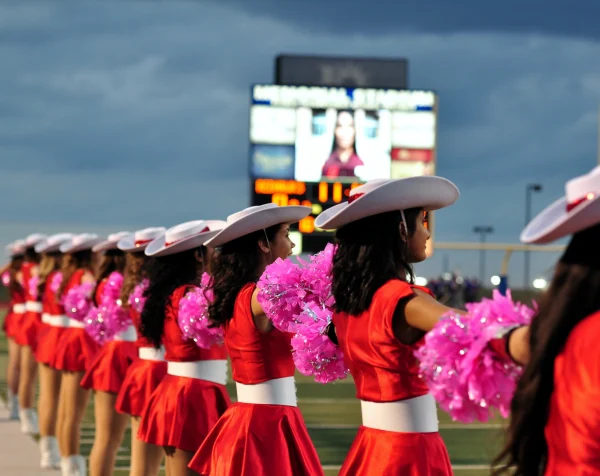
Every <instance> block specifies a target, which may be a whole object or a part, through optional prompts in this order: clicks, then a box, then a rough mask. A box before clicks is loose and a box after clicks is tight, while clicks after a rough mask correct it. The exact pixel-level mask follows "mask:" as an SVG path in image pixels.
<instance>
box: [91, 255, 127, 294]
mask: <svg viewBox="0 0 600 476" xmlns="http://www.w3.org/2000/svg"><path fill="white" fill-rule="evenodd" d="M124 269H125V253H124V252H123V251H121V250H106V251H105V252H104V253H103V254H102V257H101V258H100V263H99V264H98V268H97V269H96V274H95V276H94V278H95V279H96V286H95V288H94V293H93V294H92V296H95V295H96V291H98V286H100V283H101V282H102V280H103V279H104V278H108V277H109V276H110V273H113V272H115V271H116V272H118V273H121V274H123V270H124Z"/></svg>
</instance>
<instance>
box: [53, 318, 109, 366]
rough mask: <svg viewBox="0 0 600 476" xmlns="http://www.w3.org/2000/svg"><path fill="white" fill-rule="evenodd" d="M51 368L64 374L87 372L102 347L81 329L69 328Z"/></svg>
mask: <svg viewBox="0 0 600 476" xmlns="http://www.w3.org/2000/svg"><path fill="white" fill-rule="evenodd" d="M56 347H57V349H56V353H55V354H54V359H53V361H52V362H51V363H50V367H53V368H55V369H56V370H62V371H64V372H85V370H86V369H87V368H88V367H89V366H90V365H91V364H92V362H93V360H94V357H96V352H98V349H99V348H100V346H99V345H98V344H97V343H96V341H95V340H94V339H92V338H91V337H90V335H89V334H88V333H87V332H86V331H85V330H84V329H83V328H80V327H69V328H67V329H66V330H65V332H64V333H63V334H62V336H61V338H60V340H59V341H58V342H57V344H56Z"/></svg>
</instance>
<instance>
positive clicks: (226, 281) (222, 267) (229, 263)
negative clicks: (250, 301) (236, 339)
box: [208, 224, 281, 327]
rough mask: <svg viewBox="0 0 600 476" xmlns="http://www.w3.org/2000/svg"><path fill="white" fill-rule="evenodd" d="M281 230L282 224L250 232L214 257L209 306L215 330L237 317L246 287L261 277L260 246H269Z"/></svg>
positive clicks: (223, 248)
mask: <svg viewBox="0 0 600 476" xmlns="http://www.w3.org/2000/svg"><path fill="white" fill-rule="evenodd" d="M280 229H281V224H279V225H274V226H271V227H269V228H267V229H266V230H259V231H256V232H254V233H250V234H248V235H245V236H242V237H240V238H238V239H236V240H233V241H230V242H229V243H225V244H224V245H223V246H222V247H221V248H220V249H218V250H216V251H215V253H214V254H213V258H212V261H211V266H210V270H211V273H212V280H211V285H210V287H211V289H212V291H213V293H214V298H213V301H212V303H211V304H210V305H209V307H208V315H209V318H210V320H211V321H212V323H213V325H214V326H215V327H216V326H222V325H224V324H225V323H226V322H227V321H229V320H230V319H231V318H232V317H233V308H234V306H235V300H236V298H237V295H238V294H239V292H240V291H241V290H242V288H243V287H244V286H245V285H246V284H248V283H251V282H256V281H257V280H258V278H260V269H259V268H260V253H261V252H260V248H259V246H258V243H259V242H260V241H262V242H263V243H264V244H265V245H267V243H266V241H267V240H268V241H269V242H273V240H274V239H275V235H276V234H277V232H278V231H279V230H280ZM265 235H266V236H265Z"/></svg>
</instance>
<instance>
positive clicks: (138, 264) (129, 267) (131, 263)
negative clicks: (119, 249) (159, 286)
mask: <svg viewBox="0 0 600 476" xmlns="http://www.w3.org/2000/svg"><path fill="white" fill-rule="evenodd" d="M151 261H153V258H152V257H150V256H146V255H145V254H144V253H126V254H125V271H124V272H123V287H122V288H121V296H120V298H121V306H123V308H125V309H128V308H129V296H130V295H131V293H132V292H133V290H134V288H135V287H136V286H137V285H138V284H139V283H141V282H142V280H143V279H144V278H147V277H148V271H149V269H150V264H151Z"/></svg>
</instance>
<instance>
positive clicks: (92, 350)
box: [50, 269, 103, 372]
mask: <svg viewBox="0 0 600 476" xmlns="http://www.w3.org/2000/svg"><path fill="white" fill-rule="evenodd" d="M84 274H85V270H84V269H78V270H77V271H75V273H73V276H71V278H70V279H69V282H68V283H67V286H66V288H65V290H64V293H63V295H64V294H66V293H67V291H69V290H70V289H71V288H73V287H75V286H77V285H79V284H81V279H82V278H83V275H84ZM102 288H103V283H100V285H99V286H98V288H97V290H96V296H95V298H96V302H97V303H98V302H99V299H98V297H99V296H100V295H101V294H102ZM56 347H57V349H56V353H55V355H54V359H53V361H52V363H51V364H50V366H51V367H53V368H55V369H56V370H62V371H65V372H85V370H86V369H87V368H88V367H89V366H90V364H91V363H92V361H93V359H94V357H95V356H96V352H97V351H98V349H99V345H98V344H97V343H96V341H95V340H94V339H92V338H91V337H90V335H89V334H88V333H87V332H86V331H85V329H84V328H83V323H81V322H79V321H77V320H75V319H69V327H68V328H67V329H66V330H65V331H64V332H63V334H62V336H61V338H60V340H59V341H58V343H57V346H56Z"/></svg>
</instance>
